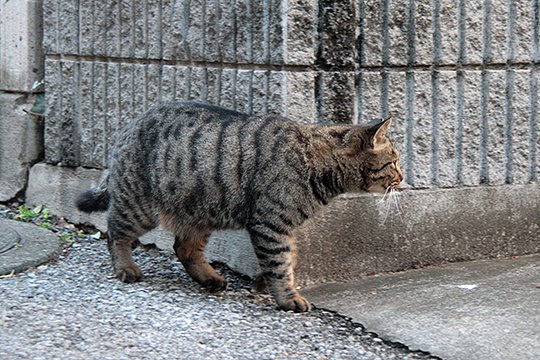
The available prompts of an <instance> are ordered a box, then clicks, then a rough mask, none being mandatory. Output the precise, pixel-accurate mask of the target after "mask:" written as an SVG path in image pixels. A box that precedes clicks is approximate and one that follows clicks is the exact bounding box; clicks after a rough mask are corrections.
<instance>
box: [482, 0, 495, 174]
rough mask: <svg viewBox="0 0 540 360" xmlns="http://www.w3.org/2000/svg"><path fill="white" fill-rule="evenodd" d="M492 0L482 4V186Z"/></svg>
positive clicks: (486, 131)
mask: <svg viewBox="0 0 540 360" xmlns="http://www.w3.org/2000/svg"><path fill="white" fill-rule="evenodd" d="M490 12H491V10H490V0H484V1H483V3H482V75H481V77H482V85H481V91H482V96H481V103H480V112H481V114H480V117H481V124H482V125H481V128H480V184H487V183H489V168H488V136H489V130H488V114H487V106H488V102H489V73H488V72H487V71H486V69H485V65H486V64H488V63H489V62H490V61H491V57H492V55H491V28H490V27H491V22H490Z"/></svg>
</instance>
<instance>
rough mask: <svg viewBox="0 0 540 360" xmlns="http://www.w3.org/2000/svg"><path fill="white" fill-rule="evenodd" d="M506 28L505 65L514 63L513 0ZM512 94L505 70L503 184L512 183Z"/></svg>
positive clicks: (509, 74) (510, 79) (509, 75)
mask: <svg viewBox="0 0 540 360" xmlns="http://www.w3.org/2000/svg"><path fill="white" fill-rule="evenodd" d="M507 12H508V28H507V31H506V51H507V53H506V61H507V64H512V63H514V62H515V57H516V51H515V30H514V29H515V18H516V4H515V3H514V0H507ZM513 94H514V71H513V70H512V69H510V68H508V69H507V70H506V84H505V99H506V101H505V106H504V116H505V119H504V159H505V182H506V183H507V184H511V183H512V182H513V177H514V176H513V171H512V170H513V156H512V128H513V113H514V108H513V103H512V97H513Z"/></svg>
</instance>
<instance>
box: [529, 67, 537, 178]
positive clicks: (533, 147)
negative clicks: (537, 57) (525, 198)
mask: <svg viewBox="0 0 540 360" xmlns="http://www.w3.org/2000/svg"><path fill="white" fill-rule="evenodd" d="M529 102H530V115H529V180H530V181H536V180H537V179H538V176H537V168H538V162H537V161H538V160H537V152H538V146H537V138H538V127H537V121H538V115H537V114H538V70H537V69H536V68H535V67H534V66H533V67H532V68H531V70H530V93H529Z"/></svg>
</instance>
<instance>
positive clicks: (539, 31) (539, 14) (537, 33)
mask: <svg viewBox="0 0 540 360" xmlns="http://www.w3.org/2000/svg"><path fill="white" fill-rule="evenodd" d="M538 2H539V0H531V12H532V24H531V26H532V44H531V46H532V60H533V62H534V63H537V62H539V61H540V49H539V47H538V39H539V37H540V28H539V24H540V8H539V4H538Z"/></svg>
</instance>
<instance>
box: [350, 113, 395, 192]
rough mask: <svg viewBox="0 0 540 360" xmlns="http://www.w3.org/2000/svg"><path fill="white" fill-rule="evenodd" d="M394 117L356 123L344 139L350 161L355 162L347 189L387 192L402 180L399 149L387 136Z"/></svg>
mask: <svg viewBox="0 0 540 360" xmlns="http://www.w3.org/2000/svg"><path fill="white" fill-rule="evenodd" d="M392 121H393V120H392V118H391V117H390V118H388V119H386V120H383V121H380V122H378V123H375V124H371V125H367V126H358V127H355V128H354V129H353V130H352V131H350V132H349V134H348V136H347V138H346V139H344V140H345V142H346V143H347V145H346V147H347V153H348V155H349V156H350V157H349V159H348V161H350V162H352V163H353V164H354V166H353V167H354V168H355V172H356V174H355V175H354V176H353V179H352V180H353V181H351V182H350V183H349V185H350V187H351V188H350V189H347V191H355V190H363V191H369V192H383V193H384V192H385V191H387V190H388V189H395V188H397V187H398V186H399V184H400V183H401V181H402V180H403V173H402V171H401V168H400V163H399V151H398V150H397V149H396V148H395V147H394V145H393V144H392V142H391V141H390V139H389V138H388V137H387V136H386V133H387V132H388V129H389V128H390V126H391V125H392ZM355 178H356V179H355ZM355 180H356V181H355Z"/></svg>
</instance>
